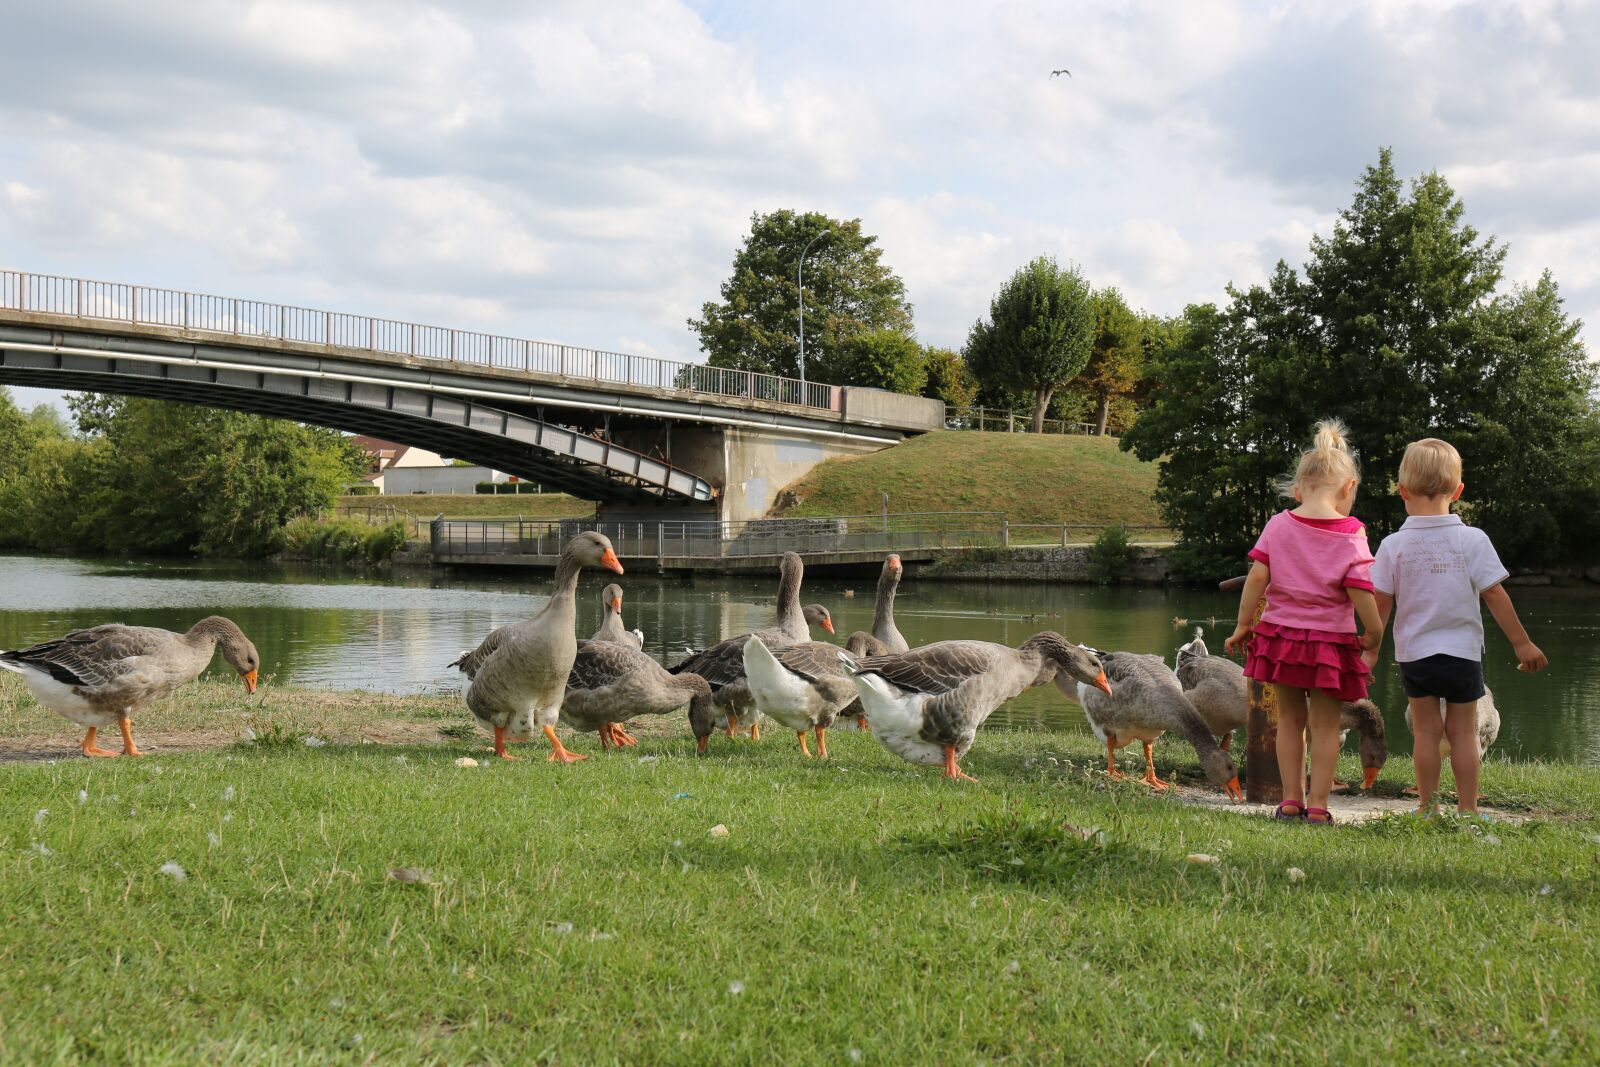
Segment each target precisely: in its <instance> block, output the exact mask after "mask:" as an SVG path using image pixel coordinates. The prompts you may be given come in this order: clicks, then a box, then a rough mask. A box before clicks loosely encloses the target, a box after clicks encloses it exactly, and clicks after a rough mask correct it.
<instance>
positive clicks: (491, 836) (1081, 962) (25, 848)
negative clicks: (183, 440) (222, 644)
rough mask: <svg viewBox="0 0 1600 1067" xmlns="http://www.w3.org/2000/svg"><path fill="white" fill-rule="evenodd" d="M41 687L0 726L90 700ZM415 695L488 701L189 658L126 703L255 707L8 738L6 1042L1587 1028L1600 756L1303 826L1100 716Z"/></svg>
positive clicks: (1525, 1054)
mask: <svg viewBox="0 0 1600 1067" xmlns="http://www.w3.org/2000/svg"><path fill="white" fill-rule="evenodd" d="M19 692H20V690H19V687H18V686H17V685H16V684H15V683H13V682H10V681H5V682H3V683H0V731H4V735H5V736H8V737H14V736H15V735H16V734H17V733H18V732H19V731H26V732H30V733H33V734H36V735H37V734H42V733H48V734H49V736H51V737H52V738H55V739H57V740H58V741H59V742H60V743H62V744H63V745H69V744H71V743H73V742H74V741H75V738H76V733H75V728H73V727H72V726H71V725H70V724H66V723H64V722H61V721H60V720H56V719H55V718H54V717H53V716H49V715H48V714H46V713H44V712H43V711H42V710H40V709H38V708H36V707H33V706H32V705H31V701H30V700H28V699H27V698H26V697H22V698H20V699H19V697H18V693H19ZM219 714H220V715H222V720H221V722H220V723H219V722H218V721H217V719H216V717H217V716H218V715H219ZM397 717H398V718H403V719H405V720H407V721H408V722H410V723H411V724H412V725H413V726H415V727H416V729H417V730H418V731H419V735H418V736H427V735H429V734H432V735H434V736H437V732H438V730H439V729H440V728H441V727H445V728H448V726H450V725H459V724H461V723H462V721H463V718H464V716H463V713H462V712H461V710H460V707H459V704H458V703H457V702H456V701H455V700H453V699H450V698H442V697H441V698H422V697H418V698H385V697H372V696H367V695H362V694H344V695H319V696H314V697H313V696H312V695H310V694H306V693H297V692H290V691H281V690H277V689H275V688H274V687H272V686H270V685H268V686H265V687H263V689H262V691H261V693H259V694H258V696H257V697H256V698H255V699H254V700H252V701H250V702H249V704H248V705H247V704H246V701H245V697H244V696H243V694H242V693H241V692H240V690H239V689H238V687H237V686H236V685H226V686H224V685H221V684H203V685H200V686H198V687H195V688H194V689H192V690H188V691H186V692H185V693H183V694H182V695H180V697H179V698H178V700H177V701H176V702H175V703H174V704H173V705H171V706H170V707H167V708H163V709H156V710H154V711H152V712H151V713H150V714H149V715H147V716H145V717H144V718H143V719H142V720H141V730H142V733H143V734H144V735H145V736H147V737H152V738H153V737H156V736H158V735H159V734H160V733H161V731H162V730H163V729H178V728H182V727H185V726H194V725H200V724H204V725H207V726H210V727H212V728H216V729H218V730H219V732H222V731H225V730H226V729H227V727H228V726H229V725H232V724H239V725H242V724H244V723H247V722H248V723H251V724H253V726H252V728H253V729H254V731H255V732H256V734H257V735H258V737H260V738H263V739H266V743H263V742H262V741H259V740H258V741H256V742H254V743H251V744H248V745H238V746H234V747H231V748H223V749H217V750H211V751H205V752H192V753H187V754H174V753H170V752H169V753H167V754H161V753H159V752H158V753H156V754H153V755H151V756H149V757H147V758H145V759H142V760H121V759H118V760H99V761H88V760H82V759H68V760H63V761H61V762H57V763H53V764H52V763H45V762H32V763H11V764H5V765H0V812H3V813H4V814H3V815H0V914H4V915H5V916H6V917H7V933H6V935H5V937H4V939H3V940H0V960H3V965H4V973H5V975H6V981H5V982H4V983H3V984H0V1060H5V1061H15V1062H46V1061H48V1062H81V1061H90V1060H94V1061H102V1060H110V1061H114V1062H121V1061H127V1060H140V1061H143V1062H216V1063H222V1062H264V1061H273V1062H289V1061H294V1062H302V1061H305V1062H309V1061H316V1062H350V1063H358V1062H369V1061H376V1062H384V1063H400V1062H460V1061H473V1062H479V1061H484V1062H535V1061H537V1062H544V1061H571V1062H578V1061H582V1062H607V1063H609V1062H634V1063H644V1062H650V1063H695V1064H702V1063H723V1062H754V1061H757V1060H760V1061H772V1062H788V1063H855V1062H859V1063H867V1064H872V1063H907V1062H935V1061H937V1062H977V1061H986V1062H1060V1061H1062V1060H1067V1061H1093V1062H1104V1061H1111V1062H1146V1063H1180V1062H1222V1061H1224V1060H1231V1061H1237V1062H1245V1063H1249V1062H1262V1063H1266V1062H1272V1063H1281V1062H1364V1061H1367V1060H1370V1059H1372V1058H1374V1056H1376V1057H1377V1058H1378V1059H1381V1060H1383V1061H1385V1062H1423V1061H1433V1062H1440V1061H1445V1060H1457V1059H1460V1060H1462V1061H1464V1062H1472V1063H1480V1064H1482V1063H1526V1062H1533V1061H1538V1062H1546V1063H1552V1062H1562V1061H1565V1062H1574V1063H1580V1062H1594V1061H1595V1060H1596V1059H1597V1058H1600V973H1597V971H1600V956H1597V954H1596V953H1595V951H1594V934H1593V931H1592V926H1593V924H1594V922H1595V916H1596V915H1597V914H1600V908H1597V905H1600V836H1597V826H1596V823H1595V821H1594V818H1593V817H1594V814H1595V812H1596V810H1597V808H1600V772H1596V771H1595V770H1592V769H1583V768H1578V767H1574V766H1563V765H1509V764H1495V765H1493V766H1492V767H1491V768H1490V769H1489V772H1488V774H1487V775H1486V780H1485V784H1486V788H1487V789H1488V791H1489V795H1490V799H1491V801H1493V802H1496V803H1499V804H1502V805H1509V806H1523V807H1531V808H1534V809H1540V810H1541V811H1542V812H1543V814H1541V815H1540V816H1539V817H1537V818H1535V819H1534V820H1533V821H1532V822H1530V823H1528V824H1525V825H1517V826H1512V825H1495V826H1491V827H1467V826H1463V825H1460V824H1457V823H1455V822H1454V821H1442V822H1438V823H1421V822H1418V821H1416V820H1413V819H1391V820H1388V821H1384V822H1379V823H1376V824H1372V825H1367V826H1362V827H1336V828H1333V829H1316V828H1309V827H1304V826H1282V825H1276V824H1273V823H1270V822H1268V821H1266V820H1262V819H1249V818H1244V817H1241V816H1238V815H1235V814H1230V813H1227V812H1219V811H1213V810H1205V809H1197V808H1191V807H1185V806H1182V805H1179V804H1177V803H1175V802H1173V801H1172V800H1170V799H1168V798H1166V797H1159V796H1152V795H1150V794H1148V793H1147V792H1146V791H1145V790H1144V787H1142V786H1140V785H1137V784H1128V783H1113V782H1110V781H1108V780H1107V779H1106V777H1105V776H1104V774H1103V773H1102V772H1101V770H1100V769H1099V768H1100V762H1099V759H1098V754H1097V753H1096V751H1095V750H1094V744H1093V740H1092V738H1090V737H1088V736H1087V735H1069V734H1052V733H1043V732H1034V733H1021V732H1006V731H999V730H996V731H989V732H985V733H982V734H980V736H979V739H978V744H977V746H976V747H975V749H974V751H973V753H972V754H971V755H970V756H969V757H968V759H967V760H966V761H965V766H966V767H967V768H968V769H969V770H971V771H972V772H973V773H974V774H976V775H978V776H979V777H980V778H981V779H982V780H983V781H982V783H981V784H979V785H975V786H974V785H965V786H958V785H953V784H951V783H949V782H946V781H944V780H943V779H941V778H939V777H938V775H937V774H936V773H935V772H934V771H932V770H931V769H928V768H915V767H911V766H908V765H906V764H904V763H902V762H901V761H899V760H898V759H895V758H894V757H892V756H890V755H889V754H887V753H886V752H884V751H883V750H882V749H881V748H880V747H879V746H878V745H877V744H876V743H874V742H873V741H872V740H871V739H870V738H867V737H864V736H862V735H859V734H855V733H838V734H837V735H836V736H834V737H831V738H830V747H831V748H832V749H833V754H834V758H833V759H832V760H831V761H830V762H827V763H821V762H814V763H807V762H805V761H803V760H802V759H801V758H800V757H799V754H798V751H797V749H796V747H795V745H794V743H793V739H792V738H789V737H786V736H782V735H781V734H776V733H775V735H773V736H769V737H768V738H767V739H766V740H764V741H763V742H761V743H760V744H754V743H751V742H749V741H747V740H741V741H738V742H732V741H729V740H727V739H726V738H722V737H718V738H715V739H714V740H713V746H712V753H711V755H710V756H709V757H708V758H706V759H703V760H698V761H697V760H695V759H694V758H693V757H692V755H691V749H692V742H691V741H690V740H689V739H688V738H687V737H685V736H683V734H684V733H685V732H686V731H684V729H683V725H682V723H681V721H678V722H674V723H671V724H670V727H671V729H672V730H673V731H674V736H670V737H662V738H646V739H645V740H644V741H643V743H642V744H641V746H640V747H639V748H638V749H635V750H631V751H629V752H627V753H625V754H621V755H618V754H610V755H605V756H601V755H599V754H598V753H597V752H596V746H595V745H594V744H593V742H592V741H590V740H587V739H579V740H576V741H574V742H573V744H574V747H575V748H577V749H578V750H580V751H584V752H590V753H593V754H594V756H593V758H591V759H590V760H589V761H587V762H585V763H582V764H578V765H575V766H572V767H555V766H551V765H549V764H547V763H545V762H544V761H543V759H542V757H543V754H544V753H543V750H542V748H540V747H537V746H534V747H531V748H530V749H528V750H525V751H526V753H527V756H528V757H529V758H527V759H525V760H524V761H523V762H519V763H516V764H496V765H492V766H487V767H483V768H480V769H459V768H457V767H455V766H453V763H452V761H453V760H454V759H455V758H456V757H457V756H459V755H461V754H462V753H463V752H465V751H468V750H470V749H471V748H472V747H474V743H472V742H468V741H465V740H440V741H436V742H433V743H426V744H424V743H413V744H409V745H393V744H389V745H373V744H360V743H347V742H357V741H359V738H360V737H361V736H362V735H363V734H370V733H375V732H376V733H380V734H382V728H383V726H384V724H385V723H388V722H390V721H391V720H393V719H395V718H397ZM306 733H314V734H315V735H317V736H319V737H321V738H325V739H329V740H330V741H331V743H330V744H328V745H326V746H325V747H315V748H312V747H307V746H306V745H304V744H303V743H302V742H301V740H300V735H303V734H306ZM1158 749H1159V751H1160V756H1159V757H1158V765H1160V766H1161V767H1162V770H1163V774H1164V775H1167V774H1170V773H1171V772H1173V770H1174V765H1176V767H1177V768H1178V769H1179V770H1180V772H1181V771H1182V770H1187V771H1188V772H1189V773H1190V774H1191V775H1192V774H1193V773H1194V770H1195V765H1194V759H1193V753H1192V751H1188V750H1186V749H1184V748H1183V747H1182V746H1179V745H1176V744H1163V745H1160V746H1158ZM1345 762H1346V766H1345V767H1344V768H1343V770H1344V771H1345V773H1354V772H1355V771H1356V767H1355V766H1354V761H1353V759H1352V758H1348V757H1347V759H1346V761H1345ZM1131 765H1132V764H1131V762H1130V764H1129V766H1130V767H1131ZM1409 775H1410V765H1409V763H1408V762H1407V761H1405V760H1402V759H1395V760H1392V761H1391V762H1390V764H1389V766H1388V768H1386V769H1385V772H1384V775H1383V777H1382V778H1380V780H1379V781H1380V787H1381V788H1382V789H1385V790H1389V791H1394V790H1397V789H1398V788H1399V786H1400V785H1401V784H1403V783H1405V782H1406V781H1407V780H1408V779H1409ZM718 824H722V825H725V826H726V827H727V829H728V831H729V833H728V835H727V836H726V837H725V838H720V839H719V838H714V837H712V836H710V835H709V834H708V831H709V830H710V829H711V828H712V827H713V826H716V825H718ZM1196 852H1201V853H1210V854H1213V855H1215V856H1217V857H1220V860H1221V862H1220V863H1217V864H1215V865H1193V864H1190V863H1188V862H1186V860H1185V857H1186V855H1187V854H1189V853H1196ZM169 862H171V863H175V864H177V865H178V866H179V867H181V868H182V870H183V872H184V874H185V877H184V879H183V880H181V881H180V880H177V879H176V878H175V877H173V876H172V875H169V874H164V873H162V872H161V867H162V865H163V864H166V863H169ZM1290 867H1296V868H1299V869H1301V870H1303V871H1304V872H1305V877H1304V878H1303V880H1299V881H1295V880H1291V878H1290V877H1289V876H1288V874H1287V873H1286V872H1287V869H1288V868H1290ZM397 868H414V869H416V870H419V871H421V872H425V874H424V875H423V878H424V880H423V882H421V883H417V884H405V883H402V882H400V881H397V880H394V879H392V878H389V877H388V876H387V875H388V872H389V871H391V870H393V869H397Z"/></svg>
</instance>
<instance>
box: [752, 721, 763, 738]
mask: <svg viewBox="0 0 1600 1067" xmlns="http://www.w3.org/2000/svg"><path fill="white" fill-rule="evenodd" d="M750 740H752V741H759V740H761V724H760V723H759V722H753V723H751V724H750Z"/></svg>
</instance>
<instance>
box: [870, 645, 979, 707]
mask: <svg viewBox="0 0 1600 1067" xmlns="http://www.w3.org/2000/svg"><path fill="white" fill-rule="evenodd" d="M1008 651H1009V650H1008ZM994 665H995V655H994V649H993V648H992V647H991V646H990V645H988V644H987V643H985V642H983V641H940V642H937V643H935V644H931V645H924V646H923V647H921V648H914V649H912V650H911V651H910V652H900V653H896V654H895V655H891V656H869V657H867V658H866V659H863V660H862V661H861V670H862V671H863V672H865V673H868V674H877V675H881V676H882V677H883V679H884V680H885V681H887V682H889V683H891V684H893V685H896V686H898V687H900V688H901V689H906V690H910V691H912V692H916V693H931V694H935V695H937V694H940V693H951V692H954V691H955V690H957V689H959V688H960V687H961V686H962V685H963V684H965V683H966V682H968V681H969V680H971V679H973V678H977V677H979V676H982V675H984V674H987V673H988V672H989V671H990V670H991V669H993V667H994Z"/></svg>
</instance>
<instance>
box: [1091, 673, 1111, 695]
mask: <svg viewBox="0 0 1600 1067" xmlns="http://www.w3.org/2000/svg"><path fill="white" fill-rule="evenodd" d="M1094 687H1095V688H1096V689H1098V690H1100V691H1101V692H1102V693H1104V694H1105V695H1106V696H1110V695H1111V683H1110V682H1109V681H1107V680H1106V672H1105V671H1101V672H1100V673H1099V675H1098V676H1096V678H1095V680H1094Z"/></svg>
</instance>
